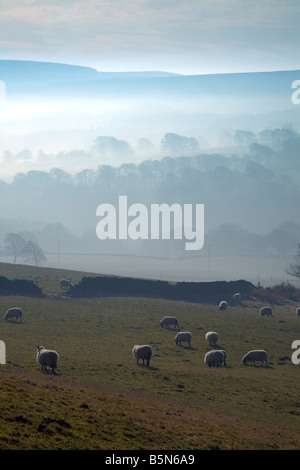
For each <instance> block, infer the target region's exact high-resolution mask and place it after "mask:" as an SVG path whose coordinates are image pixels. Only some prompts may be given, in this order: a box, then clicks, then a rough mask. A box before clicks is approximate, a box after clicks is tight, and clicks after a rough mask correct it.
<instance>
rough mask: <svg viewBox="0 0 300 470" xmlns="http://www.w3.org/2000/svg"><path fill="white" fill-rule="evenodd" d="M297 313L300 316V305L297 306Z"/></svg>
mask: <svg viewBox="0 0 300 470" xmlns="http://www.w3.org/2000/svg"><path fill="white" fill-rule="evenodd" d="M296 315H298V317H300V307H298V308H296Z"/></svg>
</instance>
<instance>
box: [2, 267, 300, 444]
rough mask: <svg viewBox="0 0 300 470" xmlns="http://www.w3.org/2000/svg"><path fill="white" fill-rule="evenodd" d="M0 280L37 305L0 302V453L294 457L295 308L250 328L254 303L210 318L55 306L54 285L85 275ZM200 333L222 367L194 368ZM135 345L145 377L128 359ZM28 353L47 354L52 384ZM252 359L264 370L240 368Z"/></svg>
mask: <svg viewBox="0 0 300 470" xmlns="http://www.w3.org/2000/svg"><path fill="white" fill-rule="evenodd" d="M1 275H4V276H6V277H8V278H10V279H15V278H26V279H32V280H37V282H38V285H39V286H40V287H42V288H43V291H44V292H45V293H46V294H48V295H47V296H46V297H45V298H29V297H14V296H7V297H0V311H2V317H1V316H0V339H1V340H3V341H4V342H5V344H6V364H5V365H0V396H1V400H0V449H12V450H14V449H19V450H22V449H24V450H29V449H43V450H46V449H51V450H54V449H66V450H71V449H91V450H92V449H105V450H123V449H124V450H133V449H134V450H138V449H145V450H195V449H224V450H225V449H236V450H238V449H251V450H252V449H299V447H300V396H299V383H300V380H299V379H300V365H298V366H297V365H294V364H293V363H292V362H291V354H292V352H293V351H292V349H291V344H292V342H293V341H294V340H295V339H300V334H299V333H300V332H299V321H300V320H299V318H297V317H296V315H295V308H296V305H295V304H293V303H290V304H287V305H281V306H275V307H274V310H273V312H274V313H273V314H274V317H273V318H267V317H266V318H261V317H260V316H259V313H258V311H259V307H260V306H262V304H261V303H260V302H259V301H257V302H255V301H252V302H249V303H244V304H243V305H242V306H236V307H230V308H228V310H227V311H225V312H219V311H218V309H217V308H216V306H214V305H209V304H194V303H186V302H176V301H166V300H155V299H142V298H139V299H135V298H101V299H100V298H98V299H67V298H65V297H64V296H62V295H61V294H62V291H61V289H60V286H59V279H61V278H62V277H63V278H71V279H72V282H77V281H79V280H80V279H81V278H82V277H83V276H86V275H88V274H87V273H80V272H76V271H74V272H73V271H64V270H57V269H46V268H45V269H44V268H42V269H40V268H34V267H28V266H14V265H9V264H3V265H1ZM12 306H20V307H21V308H22V309H23V312H24V319H23V323H22V324H17V323H8V322H6V321H4V313H5V311H6V310H7V308H9V307H12ZM165 315H175V316H176V317H177V319H178V321H179V325H180V328H181V329H182V330H187V331H190V332H191V333H192V343H191V347H190V348H189V347H186V346H181V347H179V346H178V347H177V346H176V345H175V342H174V337H175V334H176V331H175V330H174V329H173V328H170V329H162V328H161V327H160V325H159V321H160V320H161V318H162V317H163V316H165ZM1 318H2V319H1ZM208 330H215V331H217V332H218V333H219V342H218V347H222V348H224V349H226V351H227V367H226V368H224V367H222V368H211V369H210V368H208V367H207V366H206V365H205V364H204V362H203V357H204V354H205V352H206V351H207V350H208V349H209V346H208V344H207V343H206V341H205V338H204V336H205V333H206V331H208ZM145 343H147V344H150V345H151V346H152V348H153V357H152V360H151V363H150V366H149V367H146V366H142V365H139V366H138V365H137V364H136V361H135V359H134V358H133V356H132V352H131V349H132V346H133V345H134V344H145ZM37 345H44V346H45V347H46V348H49V349H55V350H57V351H58V352H59V354H60V360H59V367H58V371H57V374H56V375H53V374H52V373H50V372H49V373H45V372H42V371H41V368H40V366H39V365H38V364H37V363H36V360H35V356H36V347H37ZM255 348H260V349H266V350H267V351H268V360H269V365H268V367H260V366H257V367H254V366H252V365H249V366H244V365H242V362H241V359H242V356H243V355H244V354H245V353H246V352H247V351H249V350H250V349H255Z"/></svg>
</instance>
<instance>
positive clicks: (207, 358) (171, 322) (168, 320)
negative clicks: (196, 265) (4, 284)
mask: <svg viewBox="0 0 300 470" xmlns="http://www.w3.org/2000/svg"><path fill="white" fill-rule="evenodd" d="M240 300H241V294H239V293H238V294H235V295H234V297H233V303H234V304H236V303H239V302H240ZM227 308H228V304H227V302H226V301H224V300H223V301H221V302H220V303H219V311H222V310H226V309H227ZM259 314H260V316H261V317H263V316H267V317H273V312H272V308H270V307H262V308H260V309H259ZM296 315H297V316H298V317H299V316H300V307H298V308H297V309H296ZM22 318H23V311H22V309H21V308H19V307H12V308H9V309H8V310H7V311H6V313H5V315H4V320H5V321H8V322H12V319H15V323H19V322H22ZM18 320H19V322H18ZM159 324H160V326H161V327H163V328H166V327H167V329H168V330H173V331H175V330H176V329H177V330H178V329H180V328H179V324H178V320H177V318H176V317H174V316H166V317H163V318H162V319H161V320H160V322H159ZM171 327H173V328H171ZM204 339H205V340H206V342H208V347H207V349H208V350H206V352H205V354H204V363H205V364H207V365H208V367H217V368H218V367H222V365H223V366H224V367H226V365H227V364H226V359H227V353H226V350H225V349H223V347H221V346H219V347H218V340H219V333H217V332H216V331H207V332H206V333H205V335H204ZM174 341H175V344H176V347H183V344H182V343H184V347H186V348H192V346H191V342H192V334H191V332H189V331H178V332H177V333H176V336H175V338H174ZM209 348H213V349H212V350H211V349H209ZM132 354H133V357H134V358H135V359H136V363H137V365H139V364H140V360H141V361H142V365H146V366H148V367H149V365H150V360H151V358H152V356H153V350H152V347H151V346H150V345H149V344H142V345H137V344H135V345H134V346H133V347H132ZM58 360H59V354H58V353H57V352H56V351H55V350H49V349H45V348H44V347H43V346H38V347H37V352H36V361H37V363H38V364H39V365H40V366H41V368H42V371H46V372H47V367H49V368H50V369H51V371H52V372H53V373H55V370H56V369H57V368H58ZM251 362H252V363H253V364H254V366H256V363H259V364H260V365H261V366H262V365H263V364H265V365H266V366H268V360H267V352H266V351H265V350H264V349H257V350H252V351H248V352H247V353H246V354H244V356H242V357H241V364H243V365H248V364H249V363H251Z"/></svg>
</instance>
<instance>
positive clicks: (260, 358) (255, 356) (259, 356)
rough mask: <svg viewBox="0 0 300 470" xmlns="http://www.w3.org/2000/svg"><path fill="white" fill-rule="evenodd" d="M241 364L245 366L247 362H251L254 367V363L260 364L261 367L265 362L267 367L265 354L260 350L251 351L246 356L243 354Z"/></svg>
mask: <svg viewBox="0 0 300 470" xmlns="http://www.w3.org/2000/svg"><path fill="white" fill-rule="evenodd" d="M242 362H243V364H244V365H247V364H248V362H253V363H254V365H255V363H256V362H260V363H261V365H263V363H264V362H265V363H266V366H267V365H268V361H267V352H266V351H264V350H262V349H254V350H253V351H248V352H247V354H245V356H244V357H243V359H242Z"/></svg>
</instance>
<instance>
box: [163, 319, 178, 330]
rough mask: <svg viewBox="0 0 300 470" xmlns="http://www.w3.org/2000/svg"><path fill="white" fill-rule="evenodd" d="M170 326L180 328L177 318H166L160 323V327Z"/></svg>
mask: <svg viewBox="0 0 300 470" xmlns="http://www.w3.org/2000/svg"><path fill="white" fill-rule="evenodd" d="M169 325H174V326H175V327H177V328H179V326H178V321H177V318H175V317H164V318H163V319H162V320H161V321H160V326H161V327H162V328H163V327H165V326H169Z"/></svg>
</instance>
